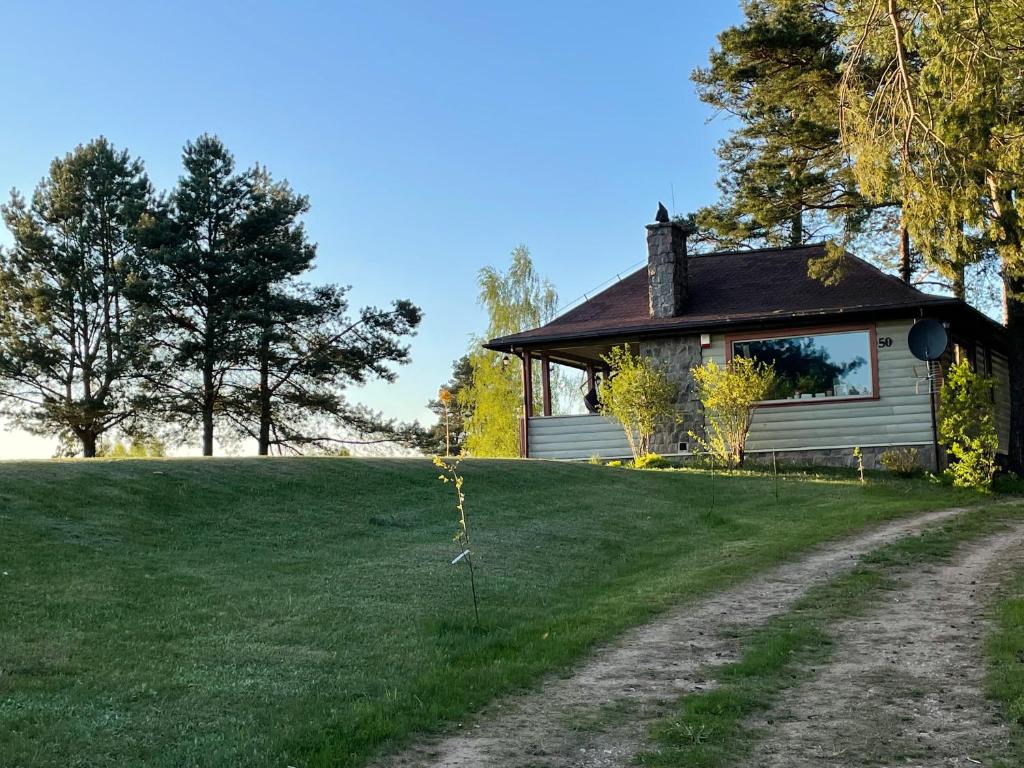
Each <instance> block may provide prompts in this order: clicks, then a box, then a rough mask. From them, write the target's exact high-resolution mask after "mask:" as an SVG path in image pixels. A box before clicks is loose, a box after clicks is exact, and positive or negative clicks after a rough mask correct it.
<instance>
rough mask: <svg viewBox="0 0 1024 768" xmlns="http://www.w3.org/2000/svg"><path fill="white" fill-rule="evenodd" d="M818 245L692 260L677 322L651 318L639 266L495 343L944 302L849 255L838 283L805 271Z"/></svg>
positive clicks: (821, 250) (821, 251)
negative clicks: (593, 293) (550, 316)
mask: <svg viewBox="0 0 1024 768" xmlns="http://www.w3.org/2000/svg"><path fill="white" fill-rule="evenodd" d="M823 254H824V246H823V245H811V246H804V247H800V248H785V249H775V250H757V251H729V252H719V253H714V254H707V255H694V256H691V257H690V263H689V265H688V270H689V284H690V291H689V300H688V302H687V305H686V310H685V312H684V313H683V314H682V315H679V316H678V317H671V318H664V319H656V318H652V317H651V316H650V311H649V304H648V296H647V268H646V267H644V268H642V269H640V270H638V271H636V272H634V273H632V274H631V275H629V276H628V277H625V278H623V279H622V280H621V281H619V282H618V283H616V284H615V285H612V286H611V287H609V288H606V289H605V290H604V291H602V292H601V293H599V294H597V295H596V296H594V297H593V298H591V299H589V300H587V301H585V302H583V303H582V304H580V305H578V306H576V307H573V308H572V309H570V310H569V311H567V312H565V313H564V314H562V315H560V316H559V317H557V318H555V319H554V320H552V321H551V322H550V323H548V324H547V325H543V326H541V327H539V328H534V329H532V330H529V331H525V332H523V333H518V334H515V335H514V336H506V337H503V338H501V339H494V340H493V341H492V342H491V343H492V344H500V345H507V344H509V343H512V342H518V341H523V342H527V341H541V340H544V339H558V338H565V337H576V336H602V335H611V334H613V333H618V332H627V333H628V332H629V331H631V330H640V329H643V330H658V329H660V328H664V329H670V328H673V327H676V326H680V327H683V326H685V327H690V328H692V327H695V326H699V325H702V324H703V325H707V326H713V325H717V324H723V323H728V322H735V321H743V320H750V321H758V320H767V319H770V318H773V317H790V316H793V315H801V314H808V315H813V314H832V313H841V312H849V311H854V310H857V309H871V308H883V307H884V308H898V307H904V306H905V307H908V308H911V307H919V306H921V305H923V304H932V303H947V302H949V301H951V300H950V299H949V298H948V297H945V296H933V295H930V294H926V293H922V292H921V291H918V290H917V289H915V288H912V287H910V286H908V285H906V284H904V283H903V282H902V281H900V280H899V279H898V278H896V277H893V276H891V275H887V274H885V273H884V272H882V271H880V270H878V269H876V268H875V267H873V266H871V265H870V264H868V263H867V262H865V261H863V260H861V259H858V258H856V257H854V256H849V255H847V256H846V257H845V258H846V260H847V268H846V270H845V272H844V274H843V276H842V278H841V279H840V280H839V281H838V282H837V283H836V284H835V285H825V284H824V283H822V282H821V281H820V280H816V279H814V278H812V277H809V276H808V274H807V267H808V261H809V260H810V259H812V258H815V257H820V256H822V255H823Z"/></svg>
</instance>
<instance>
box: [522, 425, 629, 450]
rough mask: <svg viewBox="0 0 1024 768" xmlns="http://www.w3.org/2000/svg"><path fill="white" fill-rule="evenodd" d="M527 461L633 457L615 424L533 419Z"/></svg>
mask: <svg viewBox="0 0 1024 768" xmlns="http://www.w3.org/2000/svg"><path fill="white" fill-rule="evenodd" d="M529 430H530V440H529V445H530V458H531V459H589V458H590V457H591V456H600V457H601V458H605V459H621V458H625V457H627V456H632V455H633V454H632V453H631V452H630V450H629V443H628V442H626V435H625V433H624V432H623V431H622V426H621V425H620V424H619V422H617V421H613V420H611V419H606V418H604V417H603V416H596V415H593V414H584V415H576V416H544V417H539V416H535V417H534V418H532V419H530V420H529Z"/></svg>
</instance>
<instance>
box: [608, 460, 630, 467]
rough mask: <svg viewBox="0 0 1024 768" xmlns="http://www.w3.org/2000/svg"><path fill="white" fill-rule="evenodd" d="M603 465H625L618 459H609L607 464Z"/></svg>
mask: <svg viewBox="0 0 1024 768" xmlns="http://www.w3.org/2000/svg"><path fill="white" fill-rule="evenodd" d="M605 466H606V467H624V466H626V465H625V464H623V463H622V462H621V461H619V460H618V459H616V460H615V461H609V462H608V463H607V464H605Z"/></svg>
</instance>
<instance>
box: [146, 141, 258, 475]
mask: <svg viewBox="0 0 1024 768" xmlns="http://www.w3.org/2000/svg"><path fill="white" fill-rule="evenodd" d="M182 161H183V164H184V168H185V174H184V175H183V176H182V177H181V178H180V179H179V181H178V185H177V187H176V188H175V189H174V191H173V192H172V194H171V196H170V200H169V201H168V203H167V205H165V206H164V207H163V208H162V210H161V211H159V212H158V215H157V216H155V217H154V218H153V220H152V222H151V223H150V226H149V228H148V231H147V244H148V246H149V247H150V248H151V250H152V253H153V256H154V261H155V264H154V268H153V270H152V273H151V274H150V277H149V281H148V294H147V299H148V302H149V304H150V307H151V310H152V312H153V314H154V317H155V319H156V320H157V321H158V323H159V325H160V328H161V332H160V333H159V334H158V335H157V336H156V338H155V342H156V345H157V347H158V350H159V356H158V359H157V365H155V366H154V367H153V369H152V370H151V372H150V374H149V380H150V386H149V391H150V397H151V401H152V404H153V407H155V408H159V409H161V410H162V411H163V412H165V413H166V414H167V415H168V416H169V417H170V418H171V419H173V420H174V421H176V422H177V423H178V424H179V425H180V427H181V428H182V430H183V431H184V433H185V434H188V433H190V432H192V431H194V430H197V429H198V430H199V432H200V434H201V435H202V452H203V455H204V456H212V455H213V443H214V425H215V422H216V418H217V416H218V415H219V414H221V413H223V410H224V407H225V402H226V398H227V396H228V394H229V392H230V377H231V374H232V372H233V371H234V370H235V369H236V368H237V367H238V365H239V364H240V363H242V362H243V360H244V355H245V353H246V344H245V342H246V336H245V334H246V330H247V325H246V322H245V320H244V318H243V316H242V315H243V309H244V307H245V304H246V302H247V301H248V300H249V298H250V296H251V293H252V291H253V290H254V284H255V282H256V281H255V280H254V279H253V277H252V276H251V275H250V274H247V271H248V270H249V269H250V266H251V265H250V264H249V261H248V257H249V256H250V251H249V250H247V249H246V247H245V243H244V242H243V240H242V239H241V235H240V228H241V227H242V225H243V222H244V221H245V219H246V216H247V214H248V213H249V211H250V209H251V207H252V200H253V186H254V184H253V173H252V172H244V173H236V171H235V161H234V158H233V157H232V155H231V153H230V152H228V150H227V148H226V147H225V146H224V144H223V143H222V142H221V141H220V139H218V138H216V137H214V136H208V135H203V136H200V137H199V138H198V139H196V140H195V141H192V142H189V143H188V144H186V145H185V150H184V153H183V157H182Z"/></svg>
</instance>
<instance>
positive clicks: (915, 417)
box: [486, 222, 1009, 467]
mask: <svg viewBox="0 0 1024 768" xmlns="http://www.w3.org/2000/svg"><path fill="white" fill-rule="evenodd" d="M687 235H688V232H687V230H686V229H685V228H684V227H682V226H681V225H679V224H678V223H675V222H659V223H655V224H650V225H648V226H647V268H646V269H640V270H638V271H637V272H634V273H632V274H630V275H629V276H628V277H625V278H623V279H622V280H621V281H620V282H618V283H616V284H614V285H612V286H611V287H610V288H607V289H605V290H604V291H602V292H601V293H599V294H597V295H595V296H594V297H593V298H590V299H589V300H587V301H585V302H583V303H582V304H579V305H577V306H576V307H574V308H573V309H571V310H569V311H567V312H566V313H564V314H562V315H561V316H559V317H557V318H556V319H554V320H552V321H551V322H549V323H548V324H546V325H544V326H541V327H539V328H534V329H531V330H528V331H525V332H522V333H517V334H514V335H511V336H503V337H501V338H496V339H492V340H491V341H490V342H489V343H488V344H487V345H486V346H487V348H488V349H491V350H495V351H499V352H504V353H506V354H511V355H516V356H518V357H519V358H520V359H521V360H522V365H523V416H522V419H521V425H520V428H521V433H520V446H521V454H522V455H523V456H524V457H529V458H544V459H586V458H589V457H591V456H600V457H603V458H613V457H615V458H617V457H626V456H629V455H630V452H629V446H628V444H627V442H626V439H625V435H624V433H623V431H622V428H621V426H620V425H619V424H618V423H617V422H614V421H612V420H610V419H608V418H606V417H604V416H602V415H601V414H599V413H598V412H597V408H596V407H595V406H596V398H595V397H594V388H595V386H596V385H597V383H598V380H599V378H600V377H602V376H607V375H609V371H608V369H607V366H606V364H605V362H604V360H603V356H605V355H607V354H608V352H609V351H610V350H611V348H612V347H613V346H615V345H622V344H629V345H631V346H632V347H633V349H634V350H636V349H639V351H640V352H641V353H643V354H645V355H649V356H651V357H652V358H653V359H654V360H655V361H656V362H657V363H658V364H659V365H660V366H661V368H662V369H663V370H665V371H666V372H667V373H668V375H669V376H670V377H671V378H672V379H673V380H675V382H676V383H677V384H678V396H677V403H676V408H677V411H678V415H679V417H680V418H679V422H678V423H677V424H674V425H668V426H666V427H665V428H663V429H662V430H661V431H660V432H659V433H658V434H657V435H656V436H655V438H654V441H653V450H655V451H656V452H658V453H661V454H663V455H686V454H689V453H691V452H692V451H693V450H694V449H696V446H694V445H693V444H692V443H693V441H692V439H691V438H690V437H688V432H689V431H691V430H693V431H694V432H697V433H698V434H701V433H702V431H703V429H704V414H703V409H702V406H701V404H700V401H699V399H698V397H697V392H696V389H695V386H694V382H693V376H692V373H691V371H692V369H693V368H694V367H695V366H698V365H701V364H702V363H703V362H705V361H708V360H714V361H716V362H718V363H720V364H723V363H725V362H726V361H728V360H729V359H730V358H732V357H733V356H736V355H743V356H751V357H754V358H757V359H759V360H763V361H765V362H770V363H773V364H774V366H775V370H776V384H775V387H774V391H773V392H772V396H771V399H769V400H767V401H765V402H764V403H762V404H761V405H759V406H758V408H757V410H756V411H755V414H754V418H753V424H752V427H751V430H750V436H749V438H748V442H747V454H748V456H750V457H751V458H753V459H755V460H756V459H757V458H758V454H761V456H762V458H763V457H765V456H767V455H770V454H771V453H773V452H774V453H776V454H777V456H778V457H779V459H782V460H785V459H789V460H794V461H801V462H807V463H822V464H844V465H845V464H849V463H850V461H851V455H852V449H853V448H854V447H860V448H861V450H862V452H863V454H864V460H865V464H866V465H867V466H869V467H872V466H875V465H876V464H877V461H878V457H879V455H880V454H881V453H882V452H883V451H885V450H886V449H888V448H890V447H894V446H913V447H915V448H917V449H919V452H920V458H921V461H922V463H923V464H924V465H925V466H934V462H935V461H936V458H937V455H938V454H940V453H941V452H939V451H937V448H936V439H935V432H934V428H933V421H932V404H931V402H930V400H931V399H932V395H931V394H930V392H929V389H930V388H929V382H928V379H927V376H928V364H927V363H925V362H922V361H920V360H918V359H916V358H915V357H914V356H913V355H912V354H911V352H910V348H909V346H908V343H907V334H908V332H909V331H910V328H911V327H912V326H913V324H914V323H915V322H917V321H918V320H919V319H921V318H926V317H927V318H936V319H939V320H941V321H943V322H944V323H945V324H946V326H947V328H948V331H949V337H950V344H949V346H948V347H947V349H946V352H945V353H944V354H943V358H942V360H941V361H940V363H939V364H938V365H937V367H938V368H939V369H940V375H941V368H943V367H948V365H949V364H950V363H951V362H952V361H954V360H958V359H961V358H964V357H966V358H967V359H969V360H970V361H971V363H972V364H973V365H974V366H975V367H976V368H977V369H978V370H980V371H982V372H985V373H990V374H992V375H994V376H995V377H996V382H997V384H996V395H995V397H996V413H997V422H998V427H999V441H1000V451H1001V452H1004V453H1005V451H1006V449H1007V443H1008V436H1009V434H1008V433H1009V379H1008V363H1007V357H1006V339H1005V333H1006V332H1005V329H1004V328H1003V327H1002V326H1001V325H999V324H998V323H995V322H994V321H992V320H991V319H989V318H988V317H986V316H985V315H983V314H982V313H980V312H978V311H977V310H975V309H974V308H972V307H970V306H969V305H967V304H966V303H964V302H963V301H960V300H957V299H953V298H949V297H945V296H934V295H929V294H926V293H922V292H921V291H918V290H917V289H915V288H913V287H911V286H909V285H907V284H905V283H903V282H902V281H900V280H899V279H898V278H896V277H893V276H890V275H887V274H885V273H884V272H882V271H880V270H878V269H877V268H875V267H874V266H872V265H870V264H868V263H867V262H865V261H863V260H861V259H858V258H856V257H855V256H852V255H850V254H845V255H844V256H843V257H842V260H841V267H840V269H839V270H838V271H837V273H836V274H838V275H840V278H839V279H838V281H836V282H835V284H833V285H826V284H824V283H823V282H821V281H820V280H817V279H814V278H811V277H809V276H808V264H809V262H811V261H812V260H814V259H817V258H821V257H823V256H825V247H824V246H823V245H808V246H801V247H795V248H783V249H763V250H748V251H729V252H718V253H711V254H704V255H689V254H688V253H687V245H686V239H687ZM556 364H557V365H564V366H569V367H572V368H576V369H579V370H581V371H585V372H586V381H587V384H586V385H585V386H586V388H587V389H588V396H587V398H586V399H587V401H588V409H589V410H590V413H587V414H581V415H569V416H558V415H552V412H551V385H550V371H551V366H552V365H556ZM538 369H539V372H540V375H539V380H540V381H539V386H540V388H541V390H542V395H541V397H540V398H539V408H536V409H535V405H534V403H535V393H534V391H533V390H534V387H535V380H536V379H537V378H538V377H537V371H538ZM535 410H538V411H539V412H535Z"/></svg>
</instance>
